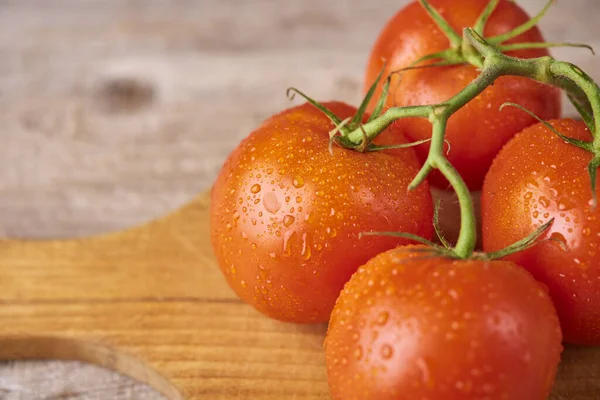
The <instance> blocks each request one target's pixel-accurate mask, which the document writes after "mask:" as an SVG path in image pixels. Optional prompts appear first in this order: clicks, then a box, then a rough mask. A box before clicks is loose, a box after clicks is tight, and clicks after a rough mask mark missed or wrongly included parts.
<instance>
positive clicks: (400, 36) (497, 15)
mask: <svg viewBox="0 0 600 400" xmlns="http://www.w3.org/2000/svg"><path fill="white" fill-rule="evenodd" d="M488 1H489V0H430V3H431V4H432V6H434V7H435V8H436V9H438V10H439V11H440V12H441V14H442V15H443V16H444V17H445V18H446V19H447V21H448V22H449V23H450V25H452V27H453V28H454V29H455V30H457V32H459V33H462V29H463V28H465V27H469V26H473V24H474V23H475V21H476V19H477V17H478V16H479V14H480V13H481V11H482V10H483V9H484V7H485V6H486V5H487V4H488ZM528 19H529V18H528V16H527V15H526V13H525V12H524V11H523V10H522V9H521V8H520V7H519V6H518V5H517V4H516V3H515V2H511V1H508V0H501V1H500V3H499V5H498V7H497V9H496V11H495V12H494V13H493V14H492V16H491V18H490V19H489V22H488V24H487V27H486V29H485V36H486V37H491V36H494V35H498V34H501V33H505V32H507V31H510V30H512V28H514V27H516V26H519V25H521V24H522V23H524V22H526V21H527V20H528ZM541 41H543V38H542V35H541V34H540V31H539V30H538V29H537V28H534V29H531V30H529V31H528V32H526V33H524V34H522V35H521V36H519V37H517V38H515V39H513V40H511V41H509V42H508V43H516V42H541ZM448 47H449V43H448V39H446V37H445V36H444V35H443V34H442V32H441V31H440V29H439V28H437V26H436V25H435V23H434V22H433V20H432V19H431V17H429V16H428V15H427V13H426V12H425V10H424V9H423V7H422V6H421V5H419V4H418V3H417V2H412V3H410V4H409V5H408V6H406V7H405V8H403V9H401V10H400V11H399V12H398V13H397V14H396V15H395V16H394V17H393V18H392V19H391V20H390V21H389V22H388V23H387V25H386V26H385V28H384V29H383V31H382V32H381V33H380V36H379V37H378V39H377V41H376V43H375V45H374V47H373V49H372V52H371V55H370V58H369V62H368V66H367V70H366V77H365V91H366V90H367V88H368V87H370V86H371V85H372V83H373V82H374V81H375V78H376V77H377V75H378V74H379V72H380V71H381V69H382V68H383V63H384V60H385V61H386V69H385V75H386V76H387V75H388V74H389V73H391V72H392V71H396V70H399V69H401V68H404V67H407V66H409V65H410V64H411V63H413V62H414V61H416V60H418V59H419V58H421V57H423V56H425V55H428V54H431V53H436V52H439V51H442V50H445V49H447V48H448ZM510 54H511V55H516V56H518V57H521V58H532V57H540V56H544V55H548V52H547V50H544V49H534V50H526V51H518V52H512V53H510ZM477 75H478V72H477V70H476V69H475V67H473V66H471V65H462V66H453V67H436V68H426V69H421V70H414V71H409V72H405V73H404V74H403V75H402V80H401V81H400V80H399V79H398V75H395V76H394V78H393V79H392V83H391V86H390V95H389V97H388V102H387V105H388V106H414V105H422V104H437V103H441V102H443V101H446V100H448V99H449V98H450V97H452V96H454V95H455V94H457V93H458V92H459V91H461V90H462V89H464V87H465V86H467V85H468V84H469V83H470V82H471V81H472V80H473V79H475V78H476V77H477ZM380 90H381V86H380ZM378 93H379V92H378ZM507 101H511V102H516V103H519V104H521V105H522V106H524V107H525V108H527V109H529V110H531V111H533V112H534V113H536V114H537V115H538V116H540V118H543V119H552V118H557V117H559V116H560V109H561V108H560V106H561V98H560V91H559V90H558V89H556V88H553V87H550V86H546V85H542V84H540V83H537V82H535V81H533V80H529V79H527V78H522V77H516V76H510V77H501V78H500V79H498V80H497V81H496V82H495V84H494V85H493V86H491V87H489V88H487V89H486V90H485V91H484V92H483V93H482V94H481V95H479V96H478V97H476V98H475V99H474V100H473V101H471V102H469V103H468V104H467V105H466V106H465V107H463V108H462V109H461V110H459V111H458V112H457V113H456V114H454V115H453V116H452V117H451V118H450V120H449V124H448V129H447V131H446V139H447V140H448V142H449V143H450V144H451V150H450V154H449V155H448V159H449V160H450V162H451V163H452V165H454V166H455V167H456V169H457V170H458V172H459V173H460V174H461V175H462V177H463V179H464V180H465V182H466V183H467V185H468V186H469V188H470V189H471V190H480V189H481V185H482V183H483V179H484V176H485V173H486V171H487V170H488V168H489V166H490V164H491V163H492V160H493V159H494V157H495V155H496V154H497V153H498V151H499V150H500V148H501V147H502V146H503V145H504V144H505V143H506V142H507V141H508V140H509V139H510V138H511V137H513V136H514V135H515V134H516V133H517V132H520V131H521V130H523V128H525V127H527V126H529V125H531V124H533V123H534V122H535V119H533V118H532V117H531V116H529V115H527V114H526V113H524V112H522V111H519V110H517V109H505V110H503V111H502V112H499V111H498V108H499V107H500V106H501V105H502V104H503V103H504V102H507ZM397 125H398V126H399V127H400V128H401V131H402V132H403V133H405V134H406V136H407V137H408V138H409V139H410V140H411V141H416V140H422V139H426V138H429V137H431V124H430V123H429V122H428V121H427V120H426V119H421V118H407V119H402V120H400V121H398V122H397ZM416 151H417V154H418V155H419V157H420V159H421V161H424V160H425V159H426V157H427V153H428V151H429V146H428V145H425V146H419V147H416ZM430 183H431V184H432V185H433V186H436V187H440V188H442V189H446V188H447V187H448V183H447V181H446V179H445V178H443V176H442V175H441V174H440V173H439V172H438V171H435V172H434V173H433V174H431V175H430Z"/></svg>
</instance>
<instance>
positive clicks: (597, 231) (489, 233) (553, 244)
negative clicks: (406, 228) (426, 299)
mask: <svg viewBox="0 0 600 400" xmlns="http://www.w3.org/2000/svg"><path fill="white" fill-rule="evenodd" d="M551 125H552V126H554V127H555V128H556V129H557V130H558V131H559V132H560V133H562V134H563V135H565V136H568V137H572V138H575V139H580V140H586V141H589V140H591V134H590V132H589V130H588V129H587V127H586V126H585V124H584V123H583V122H581V121H574V120H571V119H562V120H557V121H552V122H551ZM591 159H592V154H591V153H588V152H587V151H584V150H582V149H580V148H578V147H575V146H573V145H571V144H567V143H565V142H564V141H563V140H562V139H560V138H559V137H557V136H556V135H555V134H554V133H552V132H550V130H549V129H548V128H546V127H545V126H543V125H542V124H536V125H533V126H531V127H529V128H527V129H525V130H524V131H523V132H521V133H519V134H518V135H517V136H515V138H514V139H512V140H511V141H510V142H509V143H508V144H507V145H506V147H505V148H504V149H502V151H501V152H500V153H499V154H498V157H497V159H496V160H494V163H493V164H492V167H491V168H490V171H489V173H488V175H487V177H486V180H485V183H484V187H483V191H482V195H481V204H482V227H483V248H484V250H485V251H487V252H490V251H496V250H499V249H501V248H503V247H505V246H507V245H509V244H511V243H513V242H515V241H517V240H519V239H522V238H523V237H525V236H527V235H529V234H530V233H531V232H533V231H534V230H535V229H536V228H538V227H539V226H541V225H542V223H545V222H547V221H549V220H550V219H551V218H554V219H555V220H554V222H553V224H552V226H551V227H550V228H549V230H548V231H547V234H546V236H545V237H546V238H553V239H558V240H559V241H558V242H557V241H543V242H541V243H539V244H537V245H536V246H535V247H533V248H531V249H529V250H526V251H524V252H520V253H516V254H513V255H511V256H509V257H507V259H509V260H511V261H513V262H515V263H517V264H519V265H522V266H523V267H525V268H527V269H528V270H529V271H530V272H531V273H532V274H533V275H534V276H535V277H536V278H537V279H538V280H539V281H541V282H543V283H544V284H546V285H547V286H548V288H549V290H550V294H551V296H552V299H553V301H554V304H555V306H556V308H557V310H558V315H559V317H560V320H561V324H562V329H563V334H564V337H565V341H567V342H570V343H576V344H590V345H597V344H600V253H599V250H600V249H599V246H600V209H598V208H596V209H594V208H592V206H591V200H592V192H591V185H590V178H589V175H588V172H587V165H588V163H589V162H590V160H591ZM599 187H600V184H599ZM597 193H598V195H599V196H600V191H597ZM560 242H562V243H563V246H561V244H560ZM564 245H566V247H567V249H564Z"/></svg>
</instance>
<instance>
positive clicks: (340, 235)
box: [210, 102, 433, 323]
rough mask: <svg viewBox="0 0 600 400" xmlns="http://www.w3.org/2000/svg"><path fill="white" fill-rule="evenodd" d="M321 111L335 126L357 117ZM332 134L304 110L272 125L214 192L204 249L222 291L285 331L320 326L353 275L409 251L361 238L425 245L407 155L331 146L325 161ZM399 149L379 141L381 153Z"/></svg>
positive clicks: (420, 198) (426, 229) (422, 192)
mask: <svg viewBox="0 0 600 400" xmlns="http://www.w3.org/2000/svg"><path fill="white" fill-rule="evenodd" d="M325 105H326V106H327V107H329V108H330V109H331V110H332V111H333V112H334V113H336V115H338V116H339V117H340V118H346V117H349V116H353V115H354V113H355V111H356V109H355V108H353V107H350V106H348V105H346V104H343V103H338V102H330V103H326V104H325ZM332 128H333V124H332V123H331V122H330V121H329V119H328V118H327V117H326V116H325V115H324V114H322V113H321V112H320V111H318V110H316V109H315V108H314V107H313V106H311V105H309V104H304V105H301V106H298V107H294V108H291V109H288V110H285V111H283V112H281V113H279V114H277V115H274V116H272V117H270V118H269V119H267V120H266V121H264V122H263V123H262V124H261V126H260V127H259V128H257V129H256V130H255V131H254V132H252V133H251V134H250V135H249V136H248V137H247V138H246V139H244V140H243V141H242V143H241V144H240V145H239V146H238V147H237V148H236V149H235V150H234V151H233V152H232V153H231V154H230V156H229V157H228V159H227V160H226V162H225V164H224V166H223V168H222V170H221V171H220V174H219V176H218V178H217V180H216V182H215V184H214V186H213V189H212V199H211V217H210V229H211V241H212V245H213V249H214V252H215V255H216V258H217V261H218V264H219V266H220V268H221V270H222V272H223V273H224V275H225V277H226V279H227V282H228V284H229V285H230V286H231V288H232V289H233V290H234V291H235V292H236V293H237V295H238V296H239V297H241V298H242V299H243V300H244V301H245V302H247V303H248V304H251V305H253V306H254V307H255V308H256V309H258V310H259V311H261V312H262V313H264V314H266V315H268V316H270V317H272V318H275V319H279V320H282V321H289V322H297V323H313V322H325V321H327V320H328V318H329V315H330V312H331V309H332V308H333V304H334V302H335V299H336V298H337V296H338V295H339V292H340V291H341V289H342V287H343V285H344V283H345V282H346V281H347V280H348V279H349V278H350V276H351V274H352V273H353V272H355V271H356V269H357V268H358V266H360V265H361V264H362V263H364V262H366V261H367V260H368V259H369V258H371V257H373V256H374V255H375V254H377V253H379V252H381V251H385V250H387V249H390V248H393V247H395V246H397V245H399V244H402V243H407V241H406V240H404V239H398V238H392V237H384V236H365V237H363V238H362V239H359V237H358V236H359V233H361V232H366V231H406V232H412V233H414V234H417V235H420V236H424V237H427V238H431V236H432V230H433V228H432V214H433V206H432V200H431V195H430V193H429V188H428V186H427V183H425V184H424V185H423V186H422V187H420V188H418V189H417V190H415V191H412V192H408V191H407V187H408V184H409V182H410V181H411V180H412V178H413V177H414V176H415V175H416V173H417V171H418V167H419V164H418V160H417V158H416V155H415V154H414V151H413V150H412V149H403V150H394V151H386V152H369V153H359V152H356V151H351V150H345V149H341V148H339V147H337V146H334V148H333V151H334V155H331V154H330V153H329V151H328V143H329V134H328V132H329V131H330V130H331V129H332ZM388 139H389V140H388ZM399 139H401V137H400V136H398V134H397V133H396V134H387V133H386V134H384V135H382V136H381V137H380V138H378V143H379V144H384V143H388V144H389V143H390V141H391V140H393V141H395V142H396V143H401V142H402V141H401V140H399Z"/></svg>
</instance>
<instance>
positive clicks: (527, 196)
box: [525, 192, 533, 200]
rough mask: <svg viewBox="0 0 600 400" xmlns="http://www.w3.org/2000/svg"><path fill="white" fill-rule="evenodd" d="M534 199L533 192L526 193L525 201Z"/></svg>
mask: <svg viewBox="0 0 600 400" xmlns="http://www.w3.org/2000/svg"><path fill="white" fill-rule="evenodd" d="M532 197H533V193H532V192H527V193H525V200H531V198H532Z"/></svg>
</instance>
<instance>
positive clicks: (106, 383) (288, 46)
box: [0, 0, 600, 400]
mask: <svg viewBox="0 0 600 400" xmlns="http://www.w3.org/2000/svg"><path fill="white" fill-rule="evenodd" d="M404 3H406V1H405V0H378V1H376V2H367V1H358V0H341V1H337V2H335V5H334V4H333V3H332V2H324V1H320V0H303V1H295V2H292V1H289V0H282V1H278V2H271V1H269V0H253V1H244V0H197V1H193V0H176V1H175V0H174V1H169V0H162V1H161V0H85V1H78V0H52V1H43V0H29V1H23V0H0V236H4V237H27V238H50V237H72V236H83V235H89V234H94V233H100V232H106V231H114V230H119V229H122V228H124V227H128V226H131V225H134V224H139V223H141V222H144V221H147V220H150V219H153V218H155V217H157V216H160V215H162V214H164V213H166V212H168V211H170V210H173V209H175V208H177V207H179V206H181V205H182V204H184V203H185V202H187V201H188V200H190V199H191V198H192V197H193V196H194V195H195V194H197V193H198V192H199V191H202V190H204V189H206V188H208V187H209V185H210V183H211V181H212V180H213V179H214V177H215V175H216V173H217V171H218V169H219V167H220V165H221V163H222V161H223V160H224V158H225V157H226V155H227V154H228V152H229V151H230V150H231V149H232V148H233V147H234V146H235V145H236V144H237V143H238V141H239V140H240V139H241V138H242V137H244V136H245V135H246V134H247V133H248V132H249V131H250V130H252V129H253V128H254V127H255V126H256V125H257V124H258V123H259V122H260V121H261V120H262V119H263V118H265V117H266V116H268V115H269V114H271V113H273V112H276V111H279V110H281V109H282V108H285V107H288V106H289V105H290V102H289V101H288V100H287V98H286V97H285V89H286V88H287V87H288V86H291V85H293V86H297V87H301V88H302V89H303V90H305V91H307V92H309V93H311V94H312V95H313V96H314V97H317V98H319V99H323V100H326V99H332V98H336V99H341V100H346V101H348V102H351V103H357V102H358V100H359V98H360V87H361V80H362V71H363V68H364V66H365V62H366V57H367V52H368V50H369V47H370V46H371V44H372V43H373V41H374V40H375V38H376V36H377V33H378V31H379V30H380V29H381V27H382V25H383V24H384V23H385V21H386V20H387V19H388V18H389V16H391V15H392V13H394V12H395V11H396V10H397V9H398V8H399V7H401V6H402V5H403V4H404ZM519 3H521V4H522V5H523V6H524V7H525V8H526V9H527V10H528V11H529V12H530V13H532V14H533V13H535V12H536V11H537V10H538V9H539V8H541V7H542V6H543V3H545V0H521V1H520V2H519ZM599 13H600V3H598V2H597V1H596V0H570V1H559V2H557V4H556V5H555V6H554V7H553V9H552V10H551V11H550V13H549V14H548V16H547V17H546V18H545V19H544V21H543V22H542V24H541V27H542V29H543V31H544V33H545V35H546V38H547V39H548V40H551V41H562V40H569V41H577V42H584V43H588V44H591V45H593V46H594V47H596V48H600V27H599V26H598V24H597V23H596V21H595V18H594V17H595V16H597V15H599ZM553 54H554V55H555V56H556V57H558V58H561V59H566V60H569V61H572V62H575V63H577V64H578V65H580V66H581V67H582V68H583V69H584V70H586V71H587V72H589V73H590V74H591V75H592V76H593V77H594V78H596V79H600V69H599V68H598V65H600V61H599V60H598V59H596V58H595V57H593V56H592V55H590V54H589V53H587V52H585V51H583V50H576V49H557V50H554V51H553ZM565 112H566V113H567V114H572V113H573V110H572V109H571V107H569V106H566V108H565ZM161 398H162V397H161V396H160V395H158V394H156V393H154V392H153V391H152V390H151V389H149V388H147V387H145V386H143V385H140V384H137V383H135V382H133V381H131V380H129V379H126V378H123V377H121V376H120V375H118V374H114V373H110V372H108V371H105V370H102V369H100V368H97V367H93V366H87V365H82V364H79V363H62V362H15V363H4V364H0V399H2V400H30V399H63V400H65V399H89V400H94V399H115V400H124V399H161Z"/></svg>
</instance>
